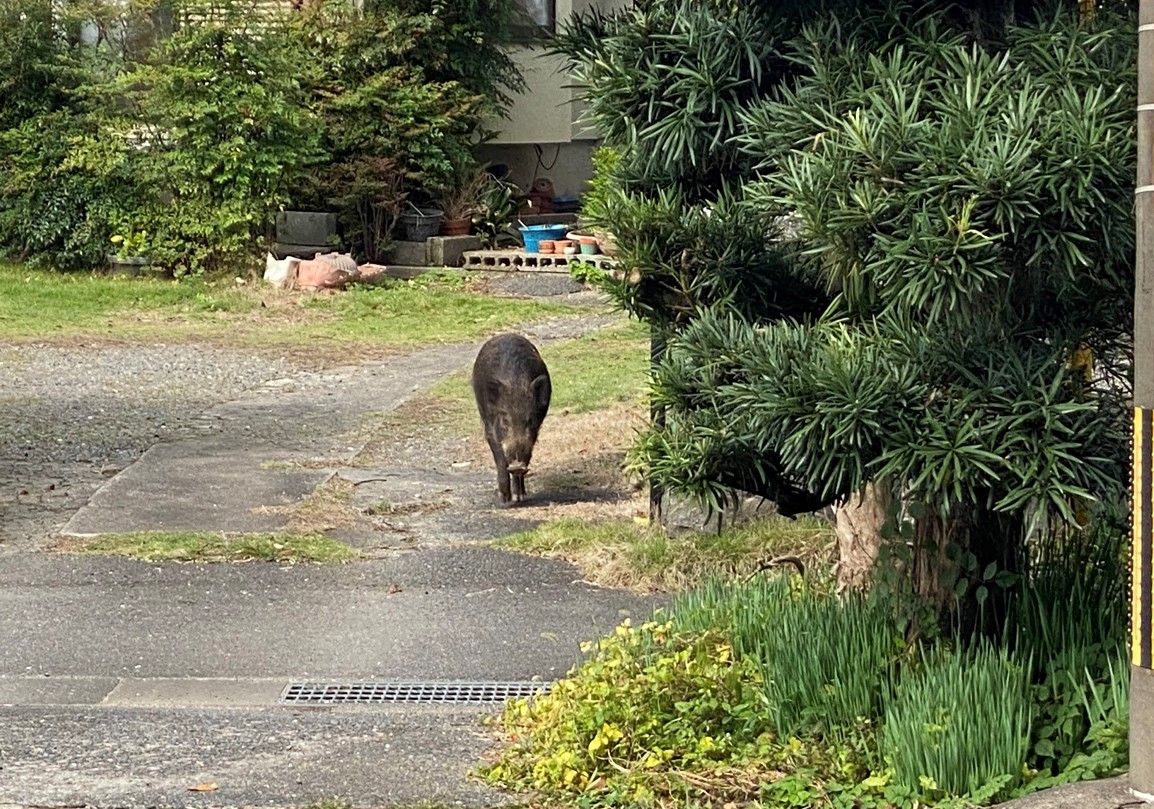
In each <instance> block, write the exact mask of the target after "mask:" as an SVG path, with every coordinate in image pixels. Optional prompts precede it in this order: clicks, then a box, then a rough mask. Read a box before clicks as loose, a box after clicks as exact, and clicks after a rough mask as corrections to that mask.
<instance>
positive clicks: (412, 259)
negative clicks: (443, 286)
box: [385, 240, 429, 267]
mask: <svg viewBox="0 0 1154 809" xmlns="http://www.w3.org/2000/svg"><path fill="white" fill-rule="evenodd" d="M385 255H386V256H387V257H388V261H387V262H386V263H388V264H400V265H404V266H407V267H426V266H428V265H429V252H428V244H427V242H406V241H401V240H397V241H395V242H393V243H392V244H390V245H389V249H388V250H387V251H386V252H385Z"/></svg>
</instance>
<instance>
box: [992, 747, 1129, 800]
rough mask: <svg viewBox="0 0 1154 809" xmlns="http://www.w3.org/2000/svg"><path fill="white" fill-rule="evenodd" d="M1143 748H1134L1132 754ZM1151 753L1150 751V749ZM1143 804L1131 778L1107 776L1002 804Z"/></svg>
mask: <svg viewBox="0 0 1154 809" xmlns="http://www.w3.org/2000/svg"><path fill="white" fill-rule="evenodd" d="M1135 753H1137V754H1138V755H1142V753H1141V752H1139V751H1133V752H1132V755H1133V754H1135ZM1146 754H1147V755H1149V754H1150V753H1149V751H1146ZM1142 803H1143V801H1142V800H1140V799H1139V798H1137V797H1135V795H1134V793H1132V792H1131V791H1130V781H1129V779H1128V778H1125V777H1123V778H1107V779H1105V780H1102V781H1087V782H1084V783H1080V784H1069V785H1067V786H1063V787H1058V788H1056V789H1048V790H1046V791H1044V792H1039V793H1037V794H1036V795H1030V796H1028V797H1025V798H1019V799H1018V800H1015V801H1010V802H1009V803H1003V804H999V807H1001V809H1118V807H1120V806H1130V807H1137V806H1140V805H1141V804H1142Z"/></svg>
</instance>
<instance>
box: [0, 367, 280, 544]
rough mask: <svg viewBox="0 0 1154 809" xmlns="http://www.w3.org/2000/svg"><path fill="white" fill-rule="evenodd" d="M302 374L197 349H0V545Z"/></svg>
mask: <svg viewBox="0 0 1154 809" xmlns="http://www.w3.org/2000/svg"><path fill="white" fill-rule="evenodd" d="M301 370H302V369H300V368H298V367H297V366H295V365H294V364H293V363H292V362H290V361H288V360H285V359H282V358H277V357H273V356H270V355H261V354H254V353H252V352H245V351H237V350H226V349H219V348H209V347H205V346H196V345H150V346H99V347H94V346H78V347H61V346H49V345H25V346H20V347H18V348H17V347H9V348H0V543H6V544H7V546H8V547H11V545H12V544H13V540H16V539H21V540H23V539H33V540H34V539H38V538H42V537H43V536H44V535H46V534H49V533H51V532H52V531H53V530H54V529H55V528H57V527H58V526H59V525H60V524H61V523H63V522H64V521H65V520H66V519H67V518H68V517H69V516H70V514H71V512H72V511H73V510H75V509H77V508H79V507H80V506H82V505H83V504H84V503H85V502H86V501H87V499H88V497H89V496H90V495H91V493H92V492H93V491H94V490H95V489H96V488H98V487H99V486H100V485H101V484H102V483H103V482H104V479H105V478H106V477H108V476H111V475H112V474H115V472H116V471H119V470H120V469H122V468H124V467H125V466H127V465H128V464H130V463H132V462H133V461H135V460H136V459H137V458H138V457H140V455H141V454H142V453H143V452H144V451H145V450H146V449H148V448H149V447H150V446H152V445H153V444H155V443H156V442H157V441H160V440H171V439H174V438H180V437H183V436H186V435H190V434H193V433H195V432H198V431H204V430H208V429H213V425H212V424H211V423H210V422H208V421H206V420H205V419H204V418H203V417H202V415H201V414H202V413H204V411H206V410H208V409H209V408H211V407H212V406H214V405H216V404H219V403H221V402H224V401H228V400H229V399H233V398H235V397H236V396H238V395H239V394H241V393H242V392H243V391H245V390H247V389H249V388H252V387H255V386H258V385H261V384H264V383H266V382H269V381H272V380H276V379H283V378H285V377H289V376H296V375H297V374H298V373H299V372H300V371H301ZM4 547H5V545H3V544H0V549H2V548H4Z"/></svg>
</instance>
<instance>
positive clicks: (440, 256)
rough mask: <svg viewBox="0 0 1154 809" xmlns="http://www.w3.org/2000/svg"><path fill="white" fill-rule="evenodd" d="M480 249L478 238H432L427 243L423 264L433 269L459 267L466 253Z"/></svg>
mask: <svg viewBox="0 0 1154 809" xmlns="http://www.w3.org/2000/svg"><path fill="white" fill-rule="evenodd" d="M480 249H481V237H480V236H434V237H433V238H431V239H429V241H428V243H427V246H426V250H427V257H426V259H425V262H426V263H427V264H430V265H432V266H435V267H460V266H461V265H462V264H464V263H465V253H466V252H468V251H470V250H480Z"/></svg>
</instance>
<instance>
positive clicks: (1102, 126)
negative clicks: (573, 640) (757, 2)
mask: <svg viewBox="0 0 1154 809" xmlns="http://www.w3.org/2000/svg"><path fill="white" fill-rule="evenodd" d="M879 33H882V35H881V36H879ZM1005 34H1006V36H1005V45H1004V47H1002V48H1000V49H997V50H989V49H983V48H979V47H976V46H974V45H972V44H970V43H969V42H967V41H966V40H965V39H964V38H963V36H962V35H960V34H958V33H956V32H954V31H952V30H951V29H950V27H949V25H948V24H947V22H946V21H945V20H944V18H942V17H940V16H937V15H929V16H925V15H923V16H922V17H921V18H920V19H919V18H916V17H911V16H909V15H908V14H906V15H904V16H901V17H890V18H889V19H888V20H886V19H884V18H882V19H879V18H874V19H873V20H871V21H870V24H868V25H862V26H854V25H848V24H846V20H845V19H843V20H842V21H841V24H840V25H835V24H815V25H812V26H810V27H807V28H806V30H805V32H804V35H803V36H802V37H801V38H800V39H799V40H798V42H797V44H796V47H795V49H794V50H792V51H791V52H790V53H789V56H790V57H791V58H792V59H793V60H794V61H795V63H797V64H802V65H806V66H808V67H809V68H810V72H809V74H808V75H806V76H803V77H801V78H800V79H798V80H797V81H796V82H795V83H793V84H792V85H791V86H789V87H782V88H780V89H779V92H778V93H777V94H775V95H774V97H770V96H769V95H768V94H767V95H766V96H765V97H763V98H761V99H759V100H758V101H757V102H756V103H754V104H751V105H749V106H748V107H746V108H745V109H744V110H743V111H742V113H741V116H740V121H739V123H738V124H737V127H736V130H737V131H736V134H735V135H734V136H733V143H734V144H735V145H737V146H738V147H739V148H740V154H739V156H738V157H735V158H734V160H735V161H737V162H742V161H748V162H749V163H750V164H752V165H755V166H756V167H757V170H758V172H759V173H760V175H761V176H760V180H759V181H757V182H756V183H754V184H751V185H749V186H747V188H746V192H745V195H744V197H745V200H746V204H747V205H748V206H750V208H751V209H754V210H761V211H770V212H776V211H793V212H795V213H796V217H797V219H798V220H799V223H800V233H799V238H798V241H797V243H796V244H797V245H798V246H800V247H801V248H802V249H803V250H804V252H805V253H806V254H807V255H808V256H810V259H811V261H812V262H813V264H812V265H811V266H810V267H809V270H810V271H816V272H817V273H819V274H820V276H821V277H822V279H823V280H824V282H825V284H826V285H827V286H828V288H829V290H831V293H832V295H833V298H832V301H831V302H830V304H829V306H828V308H827V309H826V311H825V313H824V314H823V316H822V317H821V318H820V319H819V320H818V321H816V322H813V321H809V320H806V319H804V318H796V317H795V318H793V319H789V318H786V319H777V320H774V319H773V317H770V318H759V317H755V316H751V315H752V313H749V312H741V313H739V314H734V313H733V312H726V313H721V312H716V313H705V314H702V313H700V312H698V313H696V314H695V317H694V318H693V319H692V323H691V325H689V326H688V328H686V329H685V330H684V331H683V332H682V333H681V334H680V335H679V336H678V337H677V338H676V339H675V340H674V341H673V343H672V344H671V347H670V351H669V353H668V356H667V357H666V359H665V361H664V362H663V363H662V364H661V366H660V368H659V370H658V373H657V375H656V379H655V383H654V386H655V393H656V396H657V397H658V400H659V401H660V402H661V403H662V404H664V405H665V406H666V407H667V408H668V419H667V422H666V425H665V427H664V428H661V429H656V428H655V429H653V430H651V431H650V432H649V433H648V434H647V435H646V436H644V437H643V439H642V441H641V442H640V444H639V445H638V447H637V450H636V452H635V454H634V456H633V457H634V462H635V463H636V464H638V465H639V466H640V467H642V468H644V469H645V470H646V471H647V472H648V473H649V474H650V475H651V477H652V478H653V479H654V480H655V481H658V482H660V483H661V484H662V485H664V486H666V487H668V488H670V489H673V490H675V491H680V492H685V493H690V494H694V495H697V496H699V497H701V498H702V499H704V500H705V501H706V502H708V503H711V504H713V505H715V506H720V505H722V504H723V502H724V501H725V499H726V497H727V496H728V495H729V493H730V492H731V490H732V487H734V486H737V487H739V488H742V489H745V490H749V491H755V492H761V493H764V494H766V495H768V496H770V497H773V498H775V499H779V500H780V499H782V498H783V493H784V500H785V502H786V508H785V510H801V508H802V507H805V508H808V507H811V506H812V505H813V503H814V502H815V501H816V502H819V503H820V502H829V501H831V500H833V499H834V498H836V497H838V496H840V495H844V494H846V493H848V492H851V491H853V490H855V489H857V488H858V487H859V486H860V485H861V484H862V483H863V482H865V481H867V480H871V479H873V480H876V479H886V480H889V481H891V482H892V483H894V484H895V485H897V486H899V487H900V488H901V490H902V491H903V493H905V494H907V495H908V496H909V497H910V498H912V499H915V500H918V501H921V502H923V503H925V504H926V505H927V506H928V507H930V509H932V513H933V514H934V515H935V516H936V518H938V519H943V520H946V521H950V520H960V521H963V522H968V521H971V520H972V518H973V515H974V514H975V513H976V512H983V513H989V512H990V511H995V512H1002V513H1005V514H1007V515H1009V516H1012V517H1013V518H1014V519H1012V520H1010V521H1009V523H1008V524H1010V525H1016V526H1018V527H1017V528H1015V529H1013V530H1015V531H1017V530H1020V529H1021V527H1022V526H1023V525H1029V524H1030V521H1032V520H1036V519H1041V518H1052V517H1059V518H1062V519H1065V520H1074V519H1075V516H1076V512H1077V510H1078V509H1079V508H1080V507H1081V506H1083V505H1085V504H1087V503H1088V502H1090V501H1093V500H1095V499H1102V498H1108V497H1112V496H1115V495H1118V494H1119V493H1121V492H1123V491H1124V477H1125V475H1124V469H1125V448H1126V441H1127V429H1126V419H1125V412H1124V411H1125V407H1124V405H1125V401H1126V399H1127V397H1128V394H1129V389H1128V381H1127V379H1128V368H1129V362H1128V359H1127V357H1126V351H1125V345H1126V338H1127V335H1128V334H1129V333H1130V326H1131V314H1130V305H1129V296H1130V289H1131V284H1132V266H1133V265H1132V251H1133V245H1134V231H1133V218H1132V212H1131V188H1132V184H1133V180H1132V178H1133V176H1134V154H1135V146H1134V138H1135V134H1134V117H1133V107H1134V85H1135V75H1134V64H1135V60H1134V53H1133V48H1132V41H1133V37H1132V32H1131V30H1130V29H1129V28H1127V27H1124V26H1123V25H1121V24H1112V23H1111V21H1110V20H1109V19H1106V18H1105V15H1102V16H1100V17H1099V18H1098V19H1097V20H1096V21H1095V22H1094V23H1093V24H1091V23H1089V22H1087V21H1079V20H1078V19H1076V18H1075V17H1074V16H1072V15H1066V14H1059V15H1057V16H1054V17H1051V18H1049V19H1047V20H1045V21H1043V22H1041V23H1039V24H1034V25H1030V26H1023V27H1013V26H1011V27H1009V28H1008V29H1006V31H1005ZM783 285H788V282H785V284H783ZM769 314H771V315H773V314H776V313H769ZM1090 358H1092V361H1091V359H1090ZM807 493H809V494H807ZM789 503H796V504H798V508H797V509H791V508H790V506H789ZM1002 524H1007V523H1004V522H1003V523H1002ZM1006 539H1008V540H1009V539H1013V537H1006Z"/></svg>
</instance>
